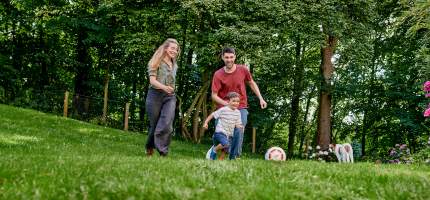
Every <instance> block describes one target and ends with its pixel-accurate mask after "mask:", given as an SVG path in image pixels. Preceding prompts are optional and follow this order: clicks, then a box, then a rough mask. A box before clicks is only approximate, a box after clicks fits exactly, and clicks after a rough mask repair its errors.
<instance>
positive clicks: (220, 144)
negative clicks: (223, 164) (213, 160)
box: [214, 133, 229, 159]
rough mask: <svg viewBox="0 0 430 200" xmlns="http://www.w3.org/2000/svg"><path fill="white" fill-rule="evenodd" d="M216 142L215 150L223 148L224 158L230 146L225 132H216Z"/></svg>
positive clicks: (222, 154)
mask: <svg viewBox="0 0 430 200" xmlns="http://www.w3.org/2000/svg"><path fill="white" fill-rule="evenodd" d="M215 144H216V146H215V148H214V150H215V152H218V151H219V150H221V151H222V152H221V157H220V159H224V156H225V149H228V147H229V141H228V138H227V136H226V135H225V134H223V133H215V134H214V145H215Z"/></svg>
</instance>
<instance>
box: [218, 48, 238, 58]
mask: <svg viewBox="0 0 430 200" xmlns="http://www.w3.org/2000/svg"><path fill="white" fill-rule="evenodd" d="M225 53H232V54H235V55H236V51H235V50H234V49H233V48H231V47H224V49H222V53H221V55H222V56H223V55H224V54H225Z"/></svg>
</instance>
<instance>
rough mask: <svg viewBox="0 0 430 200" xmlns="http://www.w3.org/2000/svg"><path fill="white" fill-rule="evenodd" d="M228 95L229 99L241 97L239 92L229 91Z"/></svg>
mask: <svg viewBox="0 0 430 200" xmlns="http://www.w3.org/2000/svg"><path fill="white" fill-rule="evenodd" d="M226 97H227V99H228V100H231V99H233V98H240V95H239V93H237V92H229V93H227V96H226Z"/></svg>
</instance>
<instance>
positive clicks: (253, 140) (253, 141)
mask: <svg viewBox="0 0 430 200" xmlns="http://www.w3.org/2000/svg"><path fill="white" fill-rule="evenodd" d="M256 134H257V131H256V128H255V127H252V153H255V136H256Z"/></svg>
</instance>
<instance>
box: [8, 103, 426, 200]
mask: <svg viewBox="0 0 430 200" xmlns="http://www.w3.org/2000/svg"><path fill="white" fill-rule="evenodd" d="M145 140H146V137H145V136H144V135H143V134H139V133H131V132H124V131H120V130H115V129H110V128H104V127H100V126H95V125H92V124H87V123H83V122H79V121H76V120H72V119H65V118H62V117H58V116H53V115H47V114H44V113H39V112H36V111H32V110H25V109H19V108H13V107H9V106H5V105H0V156H1V162H0V198H1V199H103V198H107V199H133V198H134V199H428V197H429V196H430V190H429V188H430V168H429V167H428V166H420V165H376V164H373V163H356V164H346V165H341V164H337V163H318V162H310V161H287V162H268V161H264V160H263V159H262V156H256V157H252V158H251V157H248V156H244V157H242V159H241V160H236V161H215V162H213V161H212V162H211V161H207V160H205V159H204V156H205V153H206V150H207V149H208V145H196V144H192V143H188V142H181V141H173V143H172V145H171V154H170V155H169V157H167V158H161V157H159V156H154V157H152V158H148V157H145V156H144V144H145Z"/></svg>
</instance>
